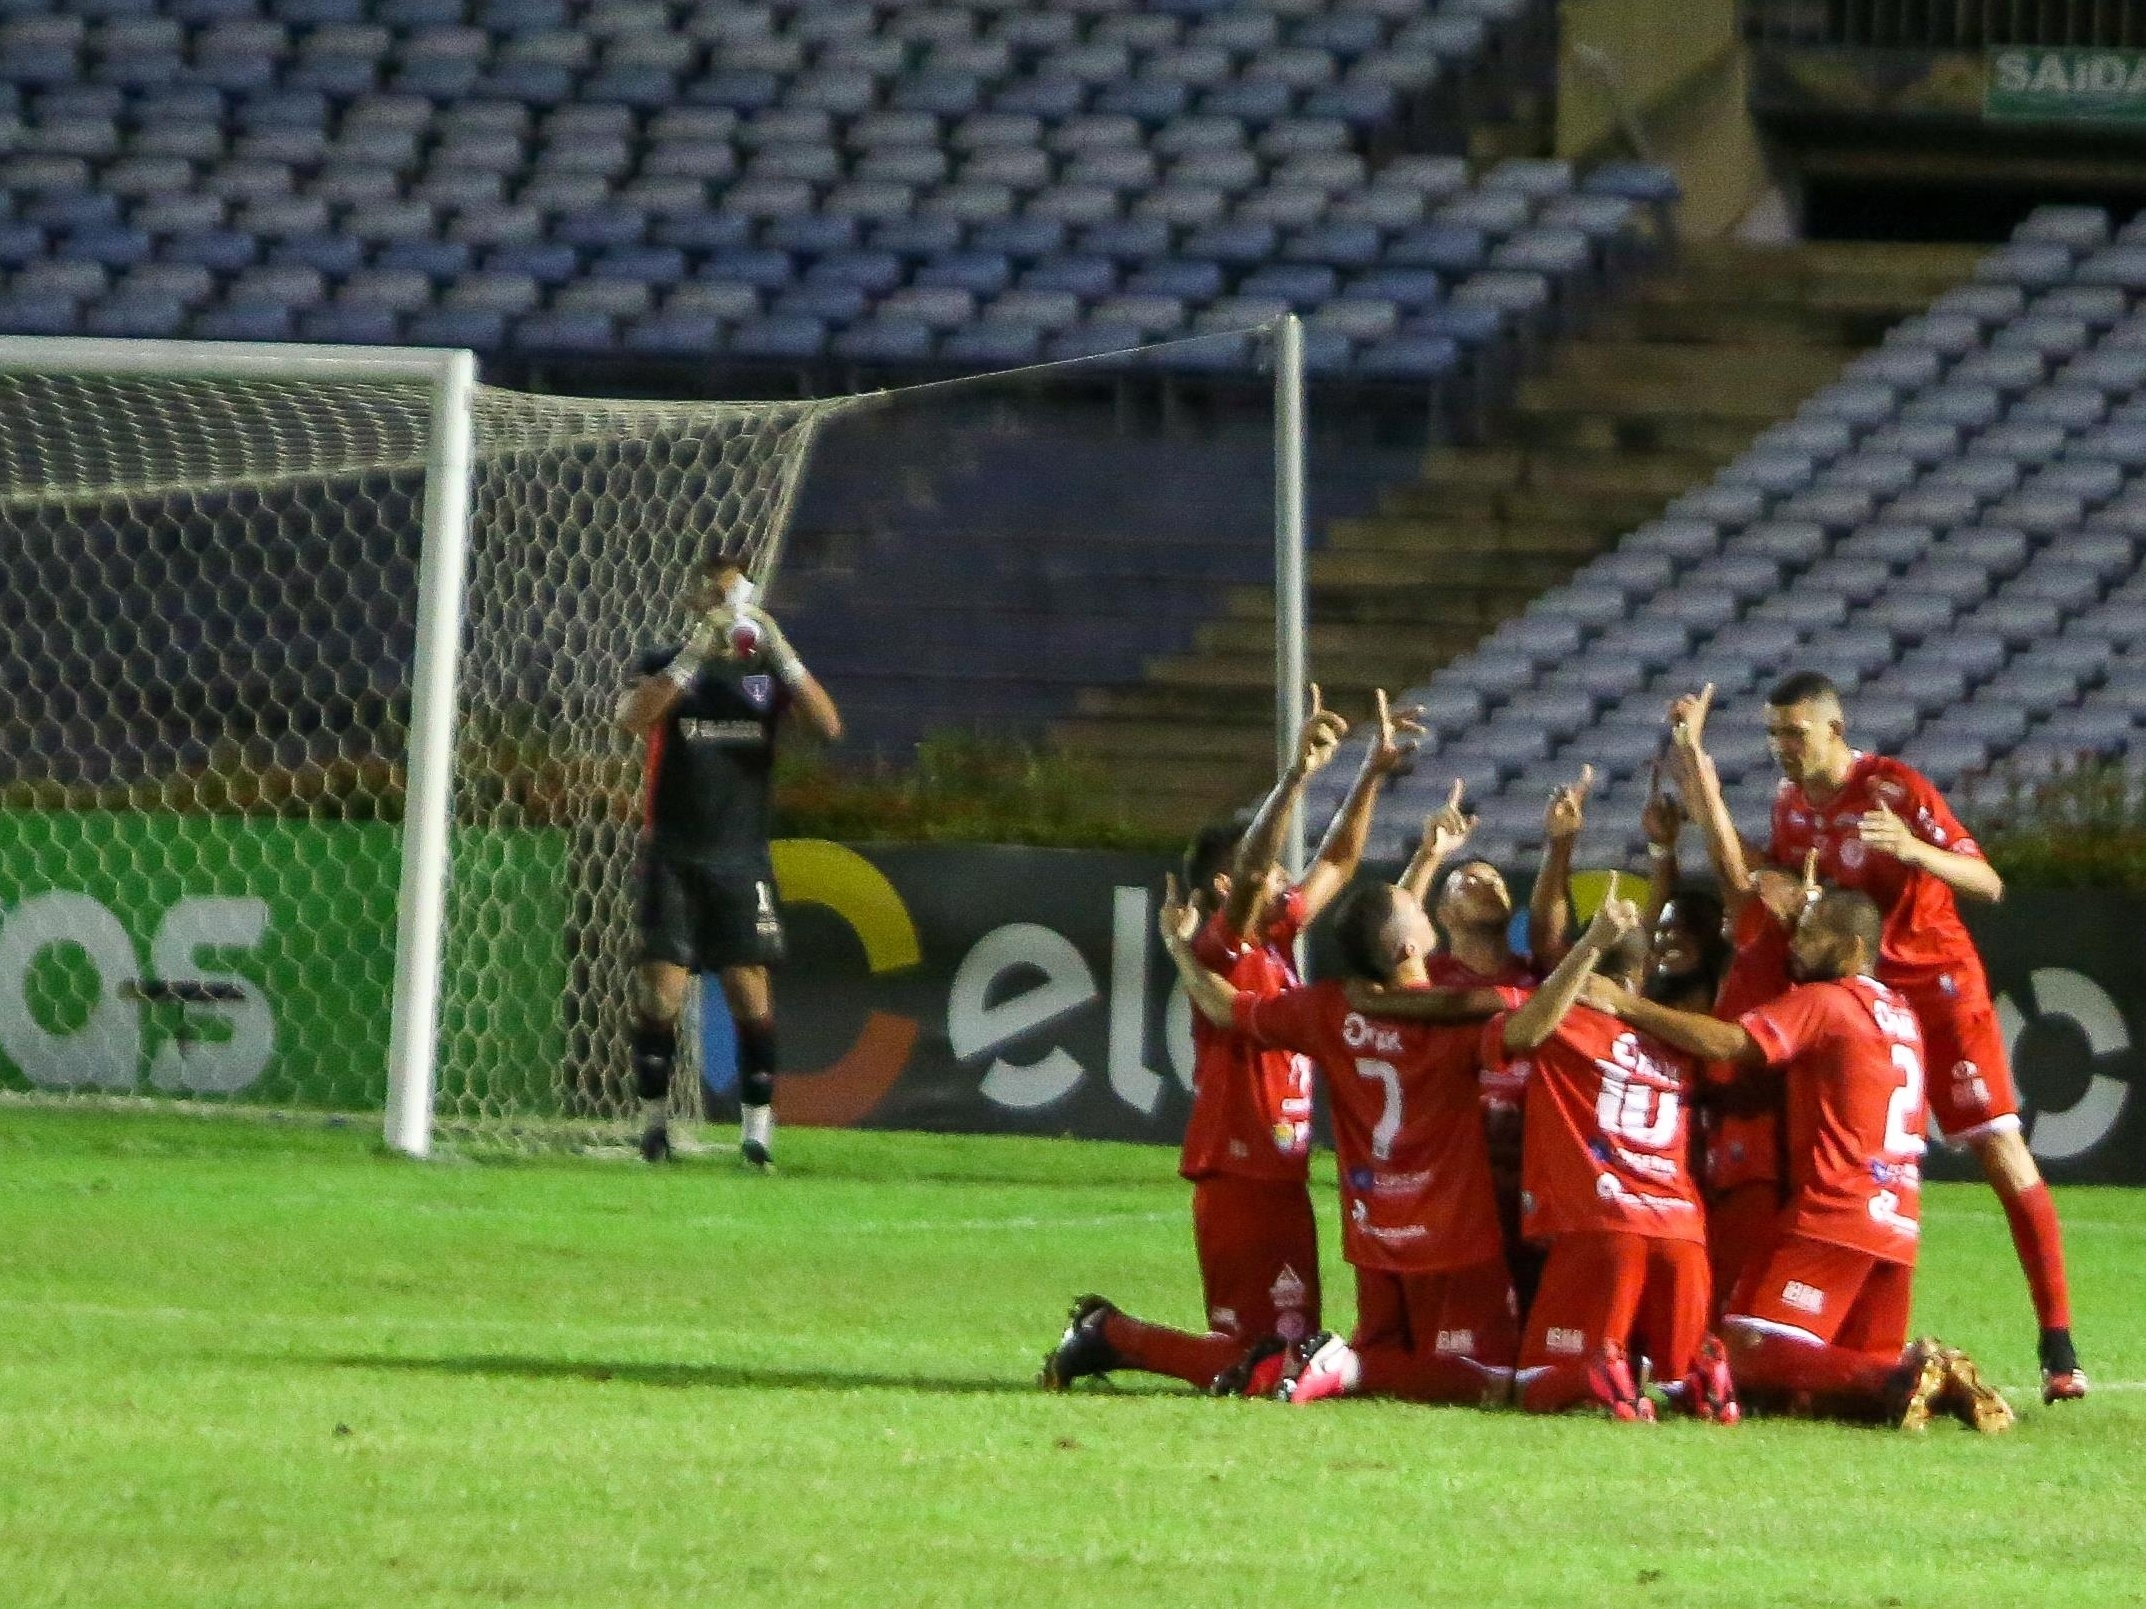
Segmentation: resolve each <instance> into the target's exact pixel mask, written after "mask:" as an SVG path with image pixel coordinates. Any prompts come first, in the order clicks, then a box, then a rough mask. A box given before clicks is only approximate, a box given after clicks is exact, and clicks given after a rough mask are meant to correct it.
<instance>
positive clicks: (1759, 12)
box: [1741, 0, 2146, 50]
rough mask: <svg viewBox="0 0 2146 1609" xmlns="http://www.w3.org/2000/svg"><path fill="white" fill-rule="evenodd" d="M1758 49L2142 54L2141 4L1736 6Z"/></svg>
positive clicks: (2059, 0)
mask: <svg viewBox="0 0 2146 1609" xmlns="http://www.w3.org/2000/svg"><path fill="white" fill-rule="evenodd" d="M1741 4H1742V12H1743V24H1744V37H1745V38H1746V39H1748V40H1750V41H1751V42H1752V43H1753V44H1762V45H1837V46H1846V47H1851V48H1857V47H1859V48H1863V49H1870V50H1982V49H1984V48H1986V47H1988V46H1992V45H2048V46H2072V47H2088V48H2094V47H2099V48H2103V49H2120V48H2125V47H2134V46H2137V47H2146V4H2141V3H2140V0H1741Z"/></svg>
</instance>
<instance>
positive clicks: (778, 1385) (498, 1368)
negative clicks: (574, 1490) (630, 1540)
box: [312, 1353, 1036, 1396]
mask: <svg viewBox="0 0 2146 1609" xmlns="http://www.w3.org/2000/svg"><path fill="white" fill-rule="evenodd" d="M312 1361H313V1362H315V1363H317V1364H319V1365H320V1366H322V1367H324V1368H331V1369H385V1370H392V1371H399V1372H402V1373H412V1374H444V1375H456V1376H469V1375H483V1376H492V1377H497V1378H501V1379H512V1380H578V1381H582V1382H585V1383H587V1384H590V1385H607V1384H610V1383H611V1382H613V1381H619V1382H623V1383H624V1384H627V1385H643V1386H663V1387H668V1388H671V1389H674V1390H686V1389H700V1390H709V1391H766V1390H776V1391H921V1392H925V1393H927V1394H930V1395H936V1396H996V1395H1001V1394H1019V1395H1021V1396H1033V1395H1034V1394H1035V1390H1036V1387H1035V1383H1034V1382H1033V1381H1031V1380H1029V1379H1027V1378H1025V1377H1024V1378H1021V1379H1017V1380H983V1379H973V1378H966V1379H965V1378H949V1377H947V1376H943V1375H928V1374H867V1373H863V1372H861V1371H855V1370H846V1369H748V1368H738V1367H734V1366H732V1365H730V1364H723V1363H607V1362H603V1361H600V1360H594V1359H584V1358H533V1357H521V1356H517V1355H514V1354H503V1355H497V1356H489V1355H484V1354H470V1355H463V1356H456V1357H444V1358H411V1357H390V1356H385V1355H367V1354H362V1353H360V1354H354V1355H350V1356H344V1357H324V1358H317V1359H314V1360H312Z"/></svg>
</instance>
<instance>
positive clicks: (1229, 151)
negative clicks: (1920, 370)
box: [0, 0, 2079, 386]
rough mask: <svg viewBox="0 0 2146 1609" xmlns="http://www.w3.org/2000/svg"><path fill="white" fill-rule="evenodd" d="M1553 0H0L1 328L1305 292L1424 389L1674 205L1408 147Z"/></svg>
mask: <svg viewBox="0 0 2146 1609" xmlns="http://www.w3.org/2000/svg"><path fill="white" fill-rule="evenodd" d="M1548 10H1549V8H1548V7H1547V5H1546V4H1545V3H1544V0H1429V3H1425V0H1080V3H1077V4H1059V5H1052V6H1037V7H1034V8H1031V6H1030V5H1028V4H1025V3H1023V0H1011V3H1009V0H949V3H947V4H943V5H936V6H923V5H897V4H894V3H892V0H826V3H822V0H807V3H802V4H800V3H796V0H778V3H775V4H761V3H754V0H692V3H690V4H686V3H670V4H657V3H647V0H388V3H384V4H379V5H361V4H359V0H258V3H256V0H228V3H227V0H130V3H116V0H9V3H7V4H5V5H0V273H4V275H5V281H4V285H0V331H11V332H21V333H65V332H105V333H125V334H158V335H162V334H192V335H206V336H237V337H259V338H269V339H280V338H285V337H289V336H293V335H295V336H298V337H300V338H304V339H314V340H336V341H371V342H398V341H423V342H441V341H452V342H466V343H468V344H471V345H475V346H478V347H480V348H484V349H486V350H488V351H493V352H499V353H505V354H512V355H514V356H517V357H520V358H524V359H541V358H544V357H547V356H560V355H564V356H568V357H572V358H574V359H577V360H584V361H585V360H587V359H589V358H592V357H595V356H599V355H602V354H605V353H610V352H627V353H631V354H633V355H635V356H636V357H638V358H642V359H648V358H663V357H670V358H677V359H706V358H709V357H713V356H720V357H725V358H732V359H738V360H742V361H747V362H768V363H781V364H789V365H796V364H801V363H817V362H821V361H833V360H839V361H841V362H843V363H847V364H852V365H867V364H870V365H895V366H920V365H921V366H930V365H941V366H946V365H951V366H957V367H970V366H988V365H991V364H995V363H1003V362H1009V361H1011V362H1021V361H1027V360H1029V359H1030V358H1032V357H1033V356H1034V355H1035V354H1036V353H1037V352H1039V351H1044V352H1050V353H1074V352H1081V351H1103V350H1107V349H1108V348H1110V347H1112V346H1116V345H1121V344H1124V343H1128V342H1135V341H1138V342H1158V341H1166V340H1169V339H1171V338H1173V337H1179V336H1185V335H1191V334H1194V333H1202V332H1209V331H1217V330H1227V329H1231V328H1235V327H1241V326H1242V324H1243V323H1244V322H1245V321H1247V320H1253V319H1255V318H1263V317H1267V316H1271V314H1272V312H1273V311H1275V310H1276V309H1277V308H1278V307H1280V306H1284V305H1286V306H1288V307H1293V308H1296V309H1297V310H1299V311H1301V312H1303V313H1306V314H1308V315H1310V316H1311V317H1312V318H1313V320H1314V323H1315V327H1314V330H1313V339H1312V341H1311V343H1310V347H1309V350H1310V354H1311V358H1312V364H1313V367H1314V370H1315V372H1318V373H1321V374H1324V375H1330V376H1352V377H1355V378H1358V379H1361V380H1364V381H1367V382H1373V383H1406V384H1410V385H1415V386H1422V385H1425V384H1436V383H1438V382H1441V381H1443V380H1445V379H1447V378H1448V377H1449V376H1452V375H1455V374H1456V373H1458V372H1460V371H1461V370H1462V369H1464V368H1468V369H1471V370H1474V369H1480V368H1483V367H1485V366H1490V367H1493V368H1494V367H1495V366H1497V365H1499V364H1501V363H1504V362H1506V361H1508V358H1507V355H1506V349H1507V347H1508V346H1517V343H1518V340H1519V338H1520V337H1522V336H1524V335H1527V334H1528V333H1529V327H1530V326H1540V327H1541V328H1543V329H1547V328H1548V327H1549V326H1550V325H1552V324H1553V323H1557V322H1561V321H1569V320H1570V319H1571V318H1572V317H1574V316H1575V315H1576V314H1577V312H1578V311H1579V310H1581V309H1583V308H1584V306H1585V305H1586V303H1587V302H1588V301H1589V300H1590V299H1591V298H1592V297H1594V296H1595V295H1597V294H1599V293H1600V291H1601V289H1602V287H1603V286H1604V285H1605V284H1606V283H1607V282H1608V281H1610V280H1611V279H1612V278H1614V277H1615V276H1616V275H1618V274H1621V273H1622V272H1624V271H1625V270H1626V269H1627V268H1628V267H1629V266H1630V265H1631V264H1632V263H1633V262H1634V261H1635V260H1636V258H1637V256H1638V255H1640V254H1641V253H1643V252H1644V250H1645V249H1646V246H1647V243H1648V241H1649V240H1650V239H1653V238H1658V233H1659V230H1658V226H1657V223H1656V220H1657V218H1658V216H1659V209H1660V208H1662V207H1663V206H1665V205H1666V203H1667V201H1668V200H1669V199H1670V198H1671V197H1672V195H1673V189H1674V186H1673V184H1672V183H1671V182H1670V181H1669V180H1668V178H1667V176H1666V174H1664V173H1663V172H1662V171H1661V170H1658V169H1650V168H1646V167H1644V166H1636V167H1635V166H1632V165H1624V164H1620V165H1613V166H1611V167H1608V168H1605V169H1603V170H1601V171H1599V172H1597V173H1595V174H1592V175H1589V176H1588V177H1587V178H1586V179H1585V180H1584V181H1582V180H1580V179H1577V178H1576V176H1575V175H1574V174H1573V172H1572V171H1571V170H1570V168H1569V167H1567V166H1566V165H1564V164H1560V163H1555V162H1526V161H1513V162H1507V163H1504V164H1502V165H1500V166H1498V167H1495V168H1493V169H1492V170H1490V171H1489V172H1487V173H1484V174H1480V175H1475V176H1471V175H1470V174H1469V172H1468V171H1467V168H1466V166H1465V164H1464V163H1462V162H1461V161H1460V160H1458V159H1457V158H1452V157H1440V156H1426V155H1422V154H1396V153H1397V152H1398V149H1399V146H1400V145H1401V144H1402V142H1403V141H1404V139H1407V140H1412V141H1414V142H1416V143H1418V144H1421V143H1422V142H1423V141H1424V139H1425V138H1426V135H1425V131H1426V129H1430V130H1433V131H1440V130H1442V131H1443V134H1444V135H1445V136H1446V137H1447V139H1448V143H1456V144H1457V142H1458V139H1459V136H1460V134H1461V132H1462V130H1461V123H1460V119H1461V118H1462V117H1463V116H1464V115H1465V113H1466V109H1467V105H1468V101H1469V95H1468V88H1469V86H1470V85H1471V84H1473V83H1476V82H1479V81H1481V80H1483V79H1484V78H1485V77H1486V76H1489V77H1494V76H1495V75H1497V74H1498V73H1500V72H1508V73H1509V72H1510V71H1512V70H1514V67H1513V64H1514V62H1515V61H1516V60H1517V59H1518V57H1519V56H1520V55H1521V54H1522V53H1523V52H1524V51H1525V50H1527V49H1531V48H1532V49H1534V50H1536V51H1538V52H1539V51H1540V49H1541V42H1542V40H1543V38H1544V37H1545V33H1544V19H1545V17H1546V16H1547V14H1548ZM2016 249H2017V250H2020V251H2024V252H2030V253H2031V252H2039V253H2043V254H2045V255H2046V254H2048V253H2059V254H2061V253H2064V252H2066V251H2068V250H2070V249H2071V248H2070V247H2068V246H2067V245H2065V244H2064V243H2063V242H2060V241H2047V242H2044V241H2035V242H2030V243H2024V244H2022V245H2021V246H2020V247H2018V248H2016ZM145 270H149V271H150V272H147V273H145V272H144V271H145ZM159 270H177V271H180V272H179V273H178V275H177V276H176V277H171V278H161V277H159V274H158V273H157V272H155V271H159ZM290 270H298V271H302V272H300V273H299V274H297V275H295V276H294V275H293V274H291V273H289V272H287V271H290ZM204 274H205V275H206V276H207V277H206V279H205V280H204V278H203V277H202V276H203V275H204ZM309 276H310V277H309ZM531 281H533V282H534V285H535V291H534V295H533V298H532V296H531V295H529V294H528V293H527V285H528V282H531ZM174 286H176V287H177V289H176V290H173V289H172V288H170V287H174ZM1038 292H1043V293H1053V294H1055V295H1057V296H1058V297H1060V298H1062V297H1063V296H1066V295H1070V296H1071V297H1072V298H1073V301H1072V302H1071V303H1070V304H1068V303H1066V302H1064V301H1063V300H1062V299H1060V300H1055V301H1052V302H1049V303H1047V304H1044V303H1038V302H1037V301H1036V300H1035V294H1036V293H1038ZM1039 312H1040V313H1042V314H1044V315H1046V316H1043V317H1038V316H1037V315H1038V314H1039ZM1068 312H1070V316H1066V315H1067V314H1068ZM2078 322H2079V321H2078V319H2077V318H2076V317H2074V316H2072V315H2071V314H2070V313H2069V312H2067V313H2065V314H2064V315H2063V316H2062V317H2060V318H2059V319H2058V324H2061V326H2062V327H2061V328H2059V327H2057V325H2051V327H2050V328H2049V329H2047V330H2045V331H2042V332H2040V335H2039V337H2038V338H2041V339H2045V340H2050V341H2060V342H2061V341H2063V340H2066V339H2070V338H2071V335H2072V329H2073V325H2074V324H2076V323H2078ZM1254 356H1255V354H1254V353H1253V352H1252V350H1251V349H1250V348H1249V347H1248V346H1247V345H1246V344H1245V343H1242V342H1228V341H1221V342H1216V343H1214V344H1213V345H1212V346H1211V347H1207V348H1202V347H1198V346H1195V347H1191V348H1186V349H1183V350H1182V355H1181V358H1171V359H1168V360H1166V361H1170V362H1173V363H1179V364H1180V366H1182V367H1184V368H1186V369H1188V370H1194V371H1199V370H1205V371H1209V372H1225V371H1228V370H1230V369H1232V368H1236V367H1241V366H1244V365H1248V364H1250V363H1251V362H1253V361H1254ZM2037 356H2038V353H2037V352H2034V351H2025V350H2022V351H2019V352H2017V353H2015V354H2012V359H2013V361H2014V362H2015V364H2016V363H2031V362H2033V361H2034V360H2035V359H2036V357H2037Z"/></svg>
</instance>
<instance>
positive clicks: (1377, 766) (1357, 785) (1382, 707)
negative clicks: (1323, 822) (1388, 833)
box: [1300, 687, 1423, 926]
mask: <svg viewBox="0 0 2146 1609" xmlns="http://www.w3.org/2000/svg"><path fill="white" fill-rule="evenodd" d="M1373 698H1374V700H1375V702H1376V705H1377V723H1378V724H1377V726H1376V728H1375V729H1374V730H1373V731H1372V734H1371V742H1370V744H1369V746H1367V747H1366V748H1365V750H1364V763H1363V764H1362V765H1361V766H1359V767H1358V768H1357V772H1356V780H1355V781H1354V782H1353V783H1351V784H1350V786H1349V795H1348V797H1347V798H1346V799H1344V800H1342V802H1341V808H1340V809H1339V810H1337V811H1335V812H1334V819H1333V820H1332V821H1331V822H1329V823H1328V824H1327V829H1326V836H1325V837H1324V838H1323V839H1321V840H1320V842H1319V854H1318V857H1317V858H1316V859H1315V860H1313V862H1312V863H1311V865H1310V867H1309V868H1307V869H1306V871H1305V873H1304V882H1303V885H1302V888H1301V891H1300V892H1301V895H1302V898H1303V901H1304V921H1305V923H1306V925H1307V926H1308V925H1309V924H1310V922H1311V920H1312V919H1313V918H1314V917H1316V916H1317V915H1318V914H1319V913H1320V912H1321V911H1322V910H1324V909H1325V908H1326V907H1327V905H1328V904H1329V903H1330V902H1331V901H1332V900H1333V898H1334V896H1335V895H1336V894H1339V893H1340V892H1341V891H1342V890H1343V889H1344V888H1347V887H1348V886H1349V879H1350V878H1352V877H1354V876H1355V875H1356V868H1357V867H1358V866H1359V865H1361V864H1362V863H1363V858H1364V845H1365V844H1366V843H1367V842H1368V841H1369V840H1370V837H1371V818H1372V816H1373V815H1374V814H1376V812H1377V810H1378V797H1379V790H1380V789H1381V788H1383V787H1384V786H1385V785H1386V779H1387V778H1388V777H1390V776H1392V775H1393V774H1394V773H1395V772H1396V771H1398V770H1400V769H1401V767H1402V766H1403V765H1404V764H1405V763H1406V762H1407V761H1408V759H1409V758H1410V757H1411V756H1412V755H1414V753H1415V752H1416V746H1417V744H1418V743H1419V742H1420V741H1421V740H1422V737H1423V723H1422V722H1421V721H1420V720H1418V719H1417V717H1418V716H1419V715H1421V714H1422V713H1423V712H1422V710H1421V709H1419V708H1417V707H1416V706H1414V705H1410V706H1409V707H1408V708H1406V709H1399V710H1394V709H1389V708H1388V707H1387V704H1386V690H1385V689H1384V688H1383V687H1381V688H1376V689H1374V690H1373Z"/></svg>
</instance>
